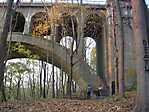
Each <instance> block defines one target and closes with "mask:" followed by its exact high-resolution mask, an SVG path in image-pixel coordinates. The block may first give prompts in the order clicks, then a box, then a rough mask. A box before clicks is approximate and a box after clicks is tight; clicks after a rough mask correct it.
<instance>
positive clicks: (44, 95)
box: [43, 62, 46, 98]
mask: <svg viewBox="0 0 149 112" xmlns="http://www.w3.org/2000/svg"><path fill="white" fill-rule="evenodd" d="M43 69H44V78H43V98H46V63H45V62H44V63H43Z"/></svg>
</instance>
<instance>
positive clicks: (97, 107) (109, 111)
mask: <svg viewBox="0 0 149 112" xmlns="http://www.w3.org/2000/svg"><path fill="white" fill-rule="evenodd" d="M135 96H136V94H135V92H129V93H127V95H126V97H125V98H120V97H117V96H113V97H108V98H105V99H91V100H75V99H73V100H70V99H45V100H43V99H42V100H33V101H15V102H6V103H0V112H131V110H132V109H133V107H134V105H135Z"/></svg>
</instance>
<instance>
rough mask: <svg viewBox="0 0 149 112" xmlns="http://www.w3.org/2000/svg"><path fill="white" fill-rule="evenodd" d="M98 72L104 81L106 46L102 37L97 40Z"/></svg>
mask: <svg viewBox="0 0 149 112" xmlns="http://www.w3.org/2000/svg"><path fill="white" fill-rule="evenodd" d="M96 72H97V75H98V76H99V77H100V78H102V79H104V77H105V73H104V44H103V38H102V37H100V38H97V39H96Z"/></svg>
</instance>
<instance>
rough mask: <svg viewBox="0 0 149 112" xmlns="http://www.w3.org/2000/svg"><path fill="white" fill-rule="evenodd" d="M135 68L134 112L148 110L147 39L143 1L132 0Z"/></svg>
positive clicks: (148, 46)
mask: <svg viewBox="0 0 149 112" xmlns="http://www.w3.org/2000/svg"><path fill="white" fill-rule="evenodd" d="M132 6H133V22H134V35H135V37H134V40H135V45H136V46H135V50H136V68H137V102H136V103H137V104H136V107H135V109H134V112H149V40H148V36H149V35H148V32H147V20H146V17H145V16H146V14H145V12H146V11H145V1H144V0H132Z"/></svg>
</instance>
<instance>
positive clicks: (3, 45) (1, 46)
mask: <svg viewBox="0 0 149 112" xmlns="http://www.w3.org/2000/svg"><path fill="white" fill-rule="evenodd" d="M13 1H14V0H8V3H7V4H8V7H7V14H6V19H5V23H4V28H3V31H2V33H1V37H0V52H1V55H0V60H1V62H0V92H1V93H2V98H3V99H2V100H4V101H6V97H5V91H4V89H5V88H4V82H3V80H4V69H5V63H6V53H7V37H8V32H9V27H10V23H11V11H12V5H13Z"/></svg>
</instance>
